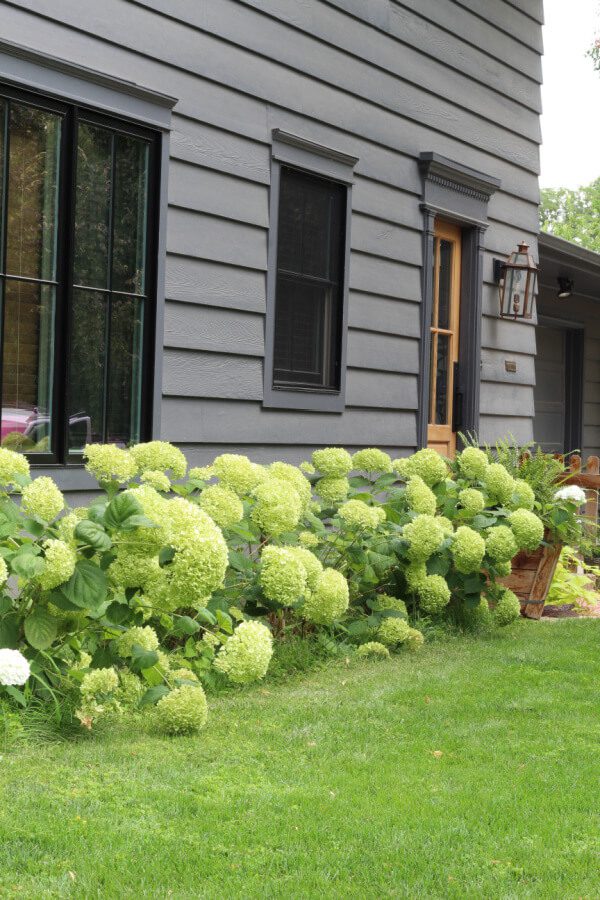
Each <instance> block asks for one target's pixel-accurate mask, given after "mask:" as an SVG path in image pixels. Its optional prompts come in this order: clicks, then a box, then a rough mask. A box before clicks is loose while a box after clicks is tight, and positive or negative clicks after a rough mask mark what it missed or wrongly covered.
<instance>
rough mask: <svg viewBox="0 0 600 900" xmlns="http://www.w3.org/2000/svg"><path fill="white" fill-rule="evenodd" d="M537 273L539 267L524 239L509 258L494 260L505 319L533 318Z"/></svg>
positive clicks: (501, 312)
mask: <svg viewBox="0 0 600 900" xmlns="http://www.w3.org/2000/svg"><path fill="white" fill-rule="evenodd" d="M537 273H538V267H537V266H536V264H535V263H534V261H533V257H532V256H531V254H530V253H529V246H528V245H527V244H526V243H525V242H524V241H521V243H520V244H519V247H518V249H517V250H516V251H513V253H511V254H510V256H509V257H508V259H507V260H502V259H495V260H494V280H495V281H496V282H497V284H498V292H499V296H500V316H501V317H502V318H503V319H531V317H532V315H533V298H534V297H535V287H536V283H537Z"/></svg>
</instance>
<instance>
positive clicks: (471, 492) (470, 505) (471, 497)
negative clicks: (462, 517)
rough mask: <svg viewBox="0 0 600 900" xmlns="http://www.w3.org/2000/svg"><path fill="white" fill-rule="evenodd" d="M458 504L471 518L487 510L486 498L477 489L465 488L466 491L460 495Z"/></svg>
mask: <svg viewBox="0 0 600 900" xmlns="http://www.w3.org/2000/svg"><path fill="white" fill-rule="evenodd" d="M458 502H459V503H460V505H461V506H462V508H463V509H464V511H465V512H466V513H467V514H468V515H469V516H471V517H473V516H476V515H477V514H478V513H480V512H483V510H484V509H485V497H484V496H483V494H482V493H481V491H478V490H477V489H476V488H465V489H464V491H461V492H460V493H459V495H458Z"/></svg>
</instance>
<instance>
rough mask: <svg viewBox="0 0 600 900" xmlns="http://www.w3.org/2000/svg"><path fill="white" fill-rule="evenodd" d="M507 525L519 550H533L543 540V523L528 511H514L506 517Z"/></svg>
mask: <svg viewBox="0 0 600 900" xmlns="http://www.w3.org/2000/svg"><path fill="white" fill-rule="evenodd" d="M508 523H509V525H510V528H511V531H512V533H513V534H514V536H515V540H516V542H517V546H518V548H519V550H535V549H537V547H539V545H540V544H541V542H542V540H543V539H544V523H543V522H542V520H541V519H540V518H539V517H538V516H536V514H535V513H532V512H530V511H529V510H528V509H515V511H514V512H511V513H510V515H509V516H508Z"/></svg>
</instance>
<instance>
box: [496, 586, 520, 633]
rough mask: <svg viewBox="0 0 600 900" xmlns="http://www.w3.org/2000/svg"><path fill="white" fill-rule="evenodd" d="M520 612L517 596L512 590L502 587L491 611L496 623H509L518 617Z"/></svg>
mask: <svg viewBox="0 0 600 900" xmlns="http://www.w3.org/2000/svg"><path fill="white" fill-rule="evenodd" d="M520 614H521V604H520V602H519V598H518V597H517V596H516V595H515V594H513V592H512V591H509V589H508V588H503V589H502V591H501V594H500V600H499V601H498V603H497V604H496V607H495V609H494V613H493V615H494V621H495V622H496V625H501V626H504V625H510V624H511V622H514V621H515V619H518V618H519V616H520Z"/></svg>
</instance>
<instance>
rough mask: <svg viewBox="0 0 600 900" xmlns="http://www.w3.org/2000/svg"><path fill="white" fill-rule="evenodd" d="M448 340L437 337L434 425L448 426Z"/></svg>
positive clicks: (442, 335)
mask: <svg viewBox="0 0 600 900" xmlns="http://www.w3.org/2000/svg"><path fill="white" fill-rule="evenodd" d="M449 346H450V338H449V337H448V335H447V334H438V336H437V372H436V384H435V424H436V425H447V424H448V372H449V363H448V350H449Z"/></svg>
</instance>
